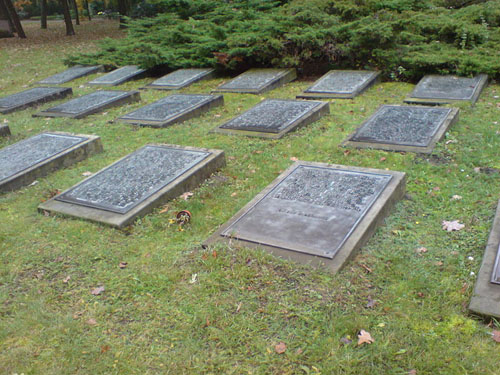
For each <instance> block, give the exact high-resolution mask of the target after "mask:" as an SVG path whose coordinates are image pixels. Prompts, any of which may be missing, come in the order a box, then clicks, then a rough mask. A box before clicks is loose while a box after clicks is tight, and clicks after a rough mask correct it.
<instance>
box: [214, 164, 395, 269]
mask: <svg viewBox="0 0 500 375" xmlns="http://www.w3.org/2000/svg"><path fill="white" fill-rule="evenodd" d="M404 185H405V174H404V173H401V172H393V171H382V170H375V169H364V168H357V167H347V166H341V165H327V164H322V163H309V162H297V163H296V164H294V165H293V166H292V167H291V168H289V169H288V170H287V171H285V172H284V173H283V174H281V175H280V176H279V177H278V178H277V180H275V181H274V182H273V183H272V184H271V185H270V186H268V187H267V188H266V189H265V190H264V191H263V192H261V193H260V194H259V195H258V196H257V197H255V198H254V199H253V200H252V201H251V202H250V203H248V204H247V205H246V206H245V207H244V208H243V209H242V210H241V211H240V212H238V213H237V214H236V215H235V216H234V217H233V218H232V219H231V220H229V222H228V223H227V224H225V225H224V226H223V227H222V228H221V229H220V230H219V231H217V232H216V233H215V234H214V235H213V236H212V237H211V238H210V239H209V240H208V241H207V243H206V244H205V245H208V244H210V243H212V242H214V241H220V240H224V241H229V240H232V241H239V242H241V243H242V245H244V246H248V247H262V248H264V249H266V250H269V251H271V252H273V253H276V254H278V255H282V256H285V257H289V258H293V259H296V260H299V261H301V262H312V263H316V264H319V263H324V264H325V265H326V266H327V267H328V268H330V269H331V270H332V271H334V272H335V271H337V270H339V269H340V268H341V267H342V265H343V264H344V263H345V261H346V260H347V259H348V258H349V257H350V256H352V255H353V254H352V253H353V251H354V250H356V249H358V248H359V247H360V246H361V245H362V244H363V243H364V242H366V241H367V239H368V238H369V237H370V236H371V234H372V232H373V231H374V229H375V226H376V224H378V223H379V222H380V221H381V220H382V218H383V216H384V215H385V214H386V213H387V212H388V211H389V206H391V205H392V204H394V202H395V201H396V200H398V199H399V198H400V197H401V196H402V195H403V194H404V190H405V188H404Z"/></svg>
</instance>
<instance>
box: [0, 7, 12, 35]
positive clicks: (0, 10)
mask: <svg viewBox="0 0 500 375" xmlns="http://www.w3.org/2000/svg"><path fill="white" fill-rule="evenodd" d="M0 15H3V16H4V17H5V18H7V22H8V23H9V31H10V32H11V33H13V32H15V31H16V28H15V26H14V23H13V22H12V20H11V19H10V15H9V10H8V9H7V6H6V5H5V3H4V2H3V0H0Z"/></svg>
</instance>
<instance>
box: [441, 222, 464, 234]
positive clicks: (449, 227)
mask: <svg viewBox="0 0 500 375" xmlns="http://www.w3.org/2000/svg"><path fill="white" fill-rule="evenodd" d="M441 225H442V226H443V230H446V231H448V232H451V231H455V230H461V229H463V228H465V225H464V224H460V223H459V222H458V220H453V221H446V220H443V222H442V223H441Z"/></svg>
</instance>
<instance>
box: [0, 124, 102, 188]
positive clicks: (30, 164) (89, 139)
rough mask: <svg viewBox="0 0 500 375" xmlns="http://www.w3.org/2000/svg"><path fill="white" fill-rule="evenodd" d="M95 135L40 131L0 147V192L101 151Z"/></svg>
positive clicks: (27, 183) (29, 181)
mask: <svg viewBox="0 0 500 375" xmlns="http://www.w3.org/2000/svg"><path fill="white" fill-rule="evenodd" d="M101 151H102V145H101V139H100V138H99V137H98V136H95V135H80V134H70V133H62V132H50V133H41V134H38V135H35V136H33V137H31V138H27V139H25V140H22V141H20V142H17V143H14V144H12V145H10V146H7V147H4V148H2V149H0V192H4V191H12V190H15V189H18V188H19V187H21V186H25V185H29V184H30V183H32V182H33V181H34V180H36V179H37V178H39V177H43V176H46V175H47V174H49V173H50V172H52V171H55V170H57V169H61V168H64V167H67V166H69V165H72V164H75V163H77V162H79V161H81V160H83V159H86V158H87V157H88V156H90V155H92V154H94V153H97V152H101Z"/></svg>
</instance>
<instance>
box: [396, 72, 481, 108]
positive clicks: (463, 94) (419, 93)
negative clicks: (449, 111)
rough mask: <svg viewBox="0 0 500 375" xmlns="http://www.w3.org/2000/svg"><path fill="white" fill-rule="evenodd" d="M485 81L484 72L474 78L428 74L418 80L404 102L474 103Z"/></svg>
mask: <svg viewBox="0 0 500 375" xmlns="http://www.w3.org/2000/svg"><path fill="white" fill-rule="evenodd" d="M487 83H488V76H487V75H486V74H479V75H477V76H475V77H474V78H465V77H456V76H437V75H428V76H425V77H424V78H422V79H421V80H420V82H419V83H418V84H417V86H416V87H415V89H414V90H413V92H412V93H411V94H410V95H409V96H408V97H407V98H406V99H405V102H407V103H416V104H445V103H453V102H457V101H470V102H471V103H472V104H474V103H475V102H476V101H477V99H478V98H479V95H481V92H482V91H483V89H484V88H485V87H486V85H487Z"/></svg>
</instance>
